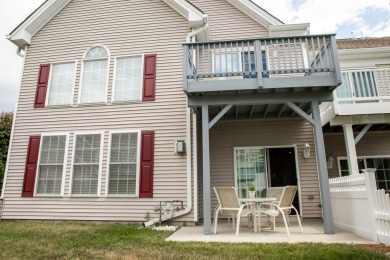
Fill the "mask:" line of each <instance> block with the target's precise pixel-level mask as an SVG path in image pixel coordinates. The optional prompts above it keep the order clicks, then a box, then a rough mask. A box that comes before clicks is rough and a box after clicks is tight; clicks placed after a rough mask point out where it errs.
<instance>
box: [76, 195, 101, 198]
mask: <svg viewBox="0 0 390 260" xmlns="http://www.w3.org/2000/svg"><path fill="white" fill-rule="evenodd" d="M69 198H101V197H100V196H98V195H96V194H91V195H88V194H85V195H84V194H71V195H69Z"/></svg>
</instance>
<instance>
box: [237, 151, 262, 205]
mask: <svg viewBox="0 0 390 260" xmlns="http://www.w3.org/2000/svg"><path fill="white" fill-rule="evenodd" d="M234 178H235V184H236V188H237V193H238V196H239V197H240V198H248V195H249V193H248V187H249V185H253V186H254V188H255V191H256V193H257V196H258V197H260V195H261V194H262V192H263V190H264V189H266V188H267V187H268V186H267V183H268V180H267V160H266V148H265V147H234Z"/></svg>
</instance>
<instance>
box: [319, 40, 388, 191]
mask: <svg viewBox="0 0 390 260" xmlns="http://www.w3.org/2000/svg"><path fill="white" fill-rule="evenodd" d="M337 46H338V54H339V60H340V67H341V72H342V73H341V76H342V84H341V85H340V86H339V87H338V88H337V89H336V91H335V92H334V95H335V100H334V101H333V102H332V103H327V104H323V105H322V109H321V110H322V122H323V124H324V133H325V134H324V137H325V146H326V155H327V158H328V161H329V163H330V161H333V165H332V167H330V166H331V165H329V176H331V177H337V176H343V175H348V174H351V173H354V174H357V173H359V171H361V170H362V169H365V168H376V169H377V170H376V177H377V186H378V188H379V189H385V190H390V103H389V102H390V37H381V38H357V39H345V40H337ZM330 158H331V159H330Z"/></svg>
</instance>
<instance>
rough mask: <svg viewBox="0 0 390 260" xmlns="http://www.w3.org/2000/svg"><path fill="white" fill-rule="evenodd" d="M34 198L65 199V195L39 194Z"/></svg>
mask: <svg viewBox="0 0 390 260" xmlns="http://www.w3.org/2000/svg"><path fill="white" fill-rule="evenodd" d="M34 198H64V196H63V195H57V194H52V195H51V194H47V195H46V194H37V195H34Z"/></svg>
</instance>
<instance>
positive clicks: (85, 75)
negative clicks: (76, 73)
mask: <svg viewBox="0 0 390 260" xmlns="http://www.w3.org/2000/svg"><path fill="white" fill-rule="evenodd" d="M109 57H110V54H109V52H108V49H106V48H105V47H103V46H94V47H92V48H90V49H89V50H88V51H87V52H86V53H85V55H84V58H83V65H82V74H81V75H82V79H81V86H80V93H79V103H97V102H107V88H108V73H109V64H110V59H109Z"/></svg>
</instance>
